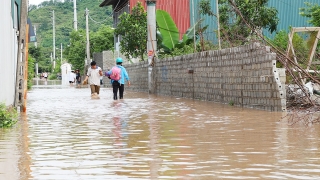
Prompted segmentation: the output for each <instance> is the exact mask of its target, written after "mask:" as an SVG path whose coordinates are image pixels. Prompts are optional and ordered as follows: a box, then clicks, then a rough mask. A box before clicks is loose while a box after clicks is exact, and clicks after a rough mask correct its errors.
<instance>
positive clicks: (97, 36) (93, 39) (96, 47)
mask: <svg viewBox="0 0 320 180" xmlns="http://www.w3.org/2000/svg"><path fill="white" fill-rule="evenodd" d="M113 34H114V30H113V29H111V28H110V27H107V26H105V25H103V26H101V27H100V28H99V29H98V31H97V32H96V33H90V51H91V52H92V53H94V52H102V51H105V50H110V49H112V48H113V47H114V46H113V41H114V37H113Z"/></svg>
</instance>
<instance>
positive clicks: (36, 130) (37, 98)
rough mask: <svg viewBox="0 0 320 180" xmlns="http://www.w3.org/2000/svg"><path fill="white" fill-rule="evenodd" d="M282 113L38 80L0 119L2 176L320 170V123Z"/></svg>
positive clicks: (279, 174)
mask: <svg viewBox="0 0 320 180" xmlns="http://www.w3.org/2000/svg"><path fill="white" fill-rule="evenodd" d="M282 116H283V114H281V113H274V112H266V111H259V110H253V109H242V108H239V107H232V106H229V105H222V104H217V103H213V102H203V101H198V100H190V99H180V98H172V97H164V96H155V95H148V94H146V93H138V92H130V91H129V89H128V88H126V91H125V94H124V100H118V101H114V100H113V95H112V90H111V89H109V88H102V89H101V92H100V99H98V100H96V99H94V100H93V99H91V97H90V90H89V89H88V88H74V87H68V86H65V87H63V86H60V85H56V84H55V83H53V84H47V85H36V86H34V88H33V89H32V90H30V91H29V93H28V104H27V113H26V114H24V115H22V117H21V122H19V123H18V124H17V125H16V126H15V127H14V128H12V129H6V130H4V129H0V179H1V180H2V179H3V180H16V179H17V180H20V179H21V180H26V179H30V180H62V179H63V180H69V179H70V180H71V179H72V180H73V179H75V180H105V179H183V180H185V179H245V180H247V179H320V151H319V148H320V143H319V139H320V126H319V125H313V126H310V127H306V126H303V125H296V126H288V125H287V122H286V121H284V120H282V121H280V120H281V117H282Z"/></svg>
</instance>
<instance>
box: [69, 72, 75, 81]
mask: <svg viewBox="0 0 320 180" xmlns="http://www.w3.org/2000/svg"><path fill="white" fill-rule="evenodd" d="M75 78H76V74H75V73H73V72H71V73H70V75H69V81H75Z"/></svg>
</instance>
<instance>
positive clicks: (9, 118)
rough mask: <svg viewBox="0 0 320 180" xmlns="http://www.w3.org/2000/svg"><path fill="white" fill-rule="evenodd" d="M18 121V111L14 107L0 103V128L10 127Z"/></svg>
mask: <svg viewBox="0 0 320 180" xmlns="http://www.w3.org/2000/svg"><path fill="white" fill-rule="evenodd" d="M17 121H18V113H17V111H16V110H15V109H14V108H8V107H7V106H6V105H5V104H4V103H0V128H7V127H11V126H13V125H14V124H16V123H17Z"/></svg>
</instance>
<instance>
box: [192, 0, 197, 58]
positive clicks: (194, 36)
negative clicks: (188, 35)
mask: <svg viewBox="0 0 320 180" xmlns="http://www.w3.org/2000/svg"><path fill="white" fill-rule="evenodd" d="M191 2H192V5H191V6H192V22H193V25H195V22H194V0H191ZM195 28H196V27H194V30H193V45H194V50H193V52H196V29H195Z"/></svg>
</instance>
